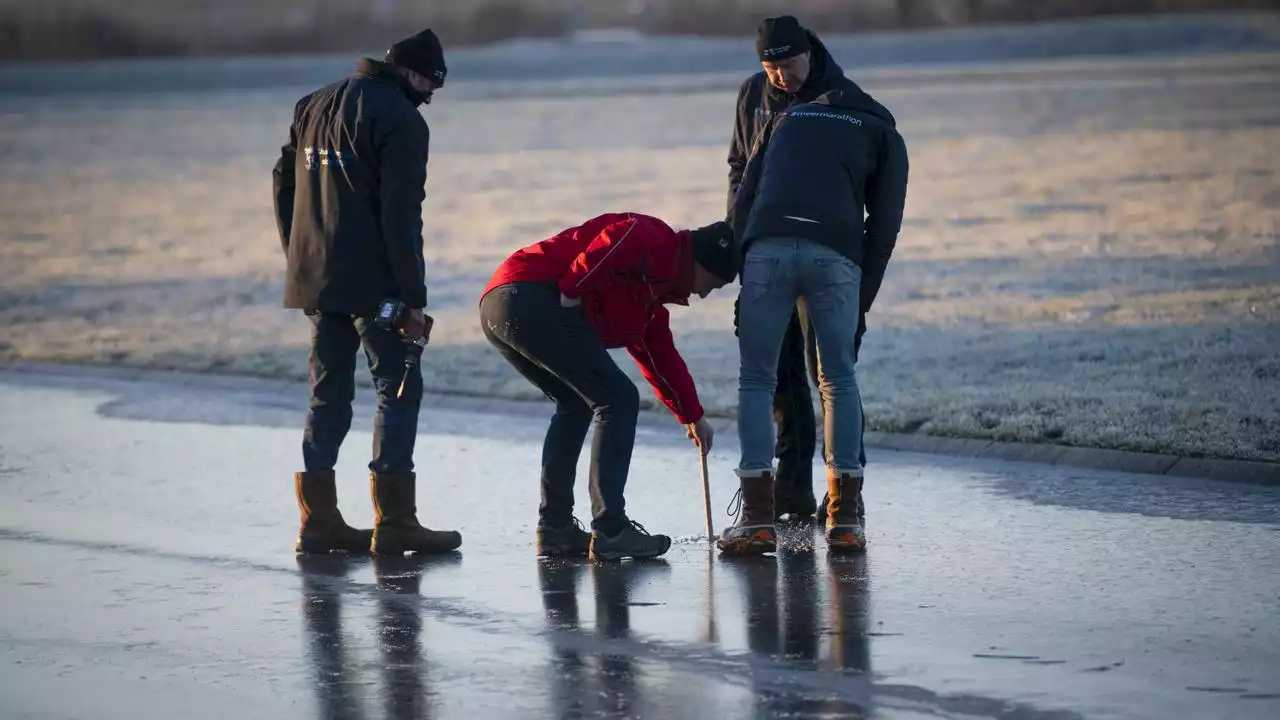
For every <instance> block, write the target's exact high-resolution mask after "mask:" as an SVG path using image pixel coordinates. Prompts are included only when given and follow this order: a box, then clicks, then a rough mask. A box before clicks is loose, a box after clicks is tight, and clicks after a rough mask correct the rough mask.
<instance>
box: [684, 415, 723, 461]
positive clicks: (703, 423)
mask: <svg viewBox="0 0 1280 720" xmlns="http://www.w3.org/2000/svg"><path fill="white" fill-rule="evenodd" d="M684 431H685V434H686V435H687V436H688V437H689V439H690V440H693V444H694V445H696V446H697V447H698V448H699V449H700V450H702V454H703V455H706V454H707V453H709V452H711V444H712V441H713V440H714V439H715V436H716V431H715V430H714V429H712V427H711V423H709V422H707V419H706V418H702V419H701V420H699V421H698V422H695V423H688V424H687V425H685V426H684Z"/></svg>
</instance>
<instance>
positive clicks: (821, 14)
mask: <svg viewBox="0 0 1280 720" xmlns="http://www.w3.org/2000/svg"><path fill="white" fill-rule="evenodd" d="M1278 6H1280V5H1278V3H1277V2H1276V0H448V1H447V2H445V1H443V0H441V1H438V2H421V1H419V0H178V1H176V2H174V1H172V0H41V1H40V2H33V0H0V40H2V41H3V42H0V58H11V59H19V58H20V59H64V58H100V57H117V56H151V55H187V56H193V55H228V54H231V55H235V54H245V53H255V54H256V53H289V52H345V51H351V50H355V49H361V48H368V47H380V46H381V45H383V44H385V43H386V39H387V38H388V37H398V36H399V35H400V34H403V33H402V31H403V30H404V29H405V28H408V27H416V26H427V25H430V26H432V27H434V28H436V29H437V30H438V32H439V33H440V35H441V36H442V37H443V38H444V41H445V43H446V44H448V45H452V46H459V45H469V44H477V43H487V42H493V41H497V40H506V39H512V38H529V37H561V36H564V35H567V34H571V33H574V32H578V31H582V30H590V29H599V28H618V27H626V28H632V29H635V30H638V31H640V32H643V33H645V34H649V35H701V36H712V35H727V36H733V35H750V34H751V32H752V31H753V30H754V29H755V26H756V24H757V23H758V22H759V20H760V18H761V17H764V16H766V15H776V14H782V13H791V14H795V15H799V16H803V17H804V19H805V20H806V22H808V23H810V24H812V25H813V26H815V27H820V28H822V29H823V30H825V31H826V32H827V33H849V32H867V31H882V30H895V29H916V28H932V27H955V26H963V25H970V24H990V23H1009V22H1013V23H1027V22H1043V21H1048V20H1062V19H1072V18H1085V17H1093V16H1107V15H1147V14H1155V13H1170V12H1177V13H1185V12H1196V11H1216V12H1221V11H1226V10H1268V9H1270V10H1274V9H1276V8H1277V7H1278Z"/></svg>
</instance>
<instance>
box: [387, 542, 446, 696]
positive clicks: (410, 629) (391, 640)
mask: <svg viewBox="0 0 1280 720" xmlns="http://www.w3.org/2000/svg"><path fill="white" fill-rule="evenodd" d="M446 557H447V556H446ZM442 561H443V559H442V558H431V557H430V556H425V555H420V554H417V553H414V554H411V555H404V556H395V555H387V556H384V555H375V556H374V558H373V577H374V581H375V582H376V583H377V587H378V591H379V592H378V646H379V649H380V650H381V653H382V663H381V667H382V682H383V689H382V697H383V715H384V716H385V717H387V718H394V719H395V720H402V719H414V720H416V719H418V718H426V717H430V715H431V708H430V706H429V699H428V697H427V689H426V686H425V682H424V680H423V677H422V672H423V665H424V661H423V658H422V642H421V636H422V601H421V599H420V598H419V591H420V590H421V586H422V572H423V570H424V569H425V568H426V567H427V566H428V563H432V562H436V563H438V562H442ZM407 596H412V597H407Z"/></svg>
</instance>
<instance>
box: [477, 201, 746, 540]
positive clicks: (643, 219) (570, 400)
mask: <svg viewBox="0 0 1280 720" xmlns="http://www.w3.org/2000/svg"><path fill="white" fill-rule="evenodd" d="M737 271H738V266H737V251H736V248H735V245H734V242H733V231H732V229H731V228H730V227H729V226H728V224H727V223H724V222H718V223H715V224H712V225H708V226H706V227H702V228H698V229H696V230H685V231H680V232H677V231H675V230H672V229H671V228H670V227H669V226H667V224H666V223H664V222H662V221H661V220H659V219H657V218H654V217H650V216H647V215H640V214H638V213H609V214H605V215H600V216H598V217H595V218H592V219H590V220H588V221H586V222H585V223H583V224H582V225H579V226H577V227H571V228H568V229H566V230H564V231H562V232H561V233H559V234H558V235H556V236H555V237H552V238H549V239H547V240H543V241H542V242H539V243H535V244H533V245H530V246H528V247H526V248H523V249H521V250H518V251H516V252H515V253H514V254H513V255H511V257H509V258H507V260H506V261H505V262H503V263H502V265H501V266H500V267H499V268H498V270H497V271H496V272H495V273H494V274H493V277H492V278H490V280H489V284H488V286H487V287H486V288H485V291H484V294H483V295H482V296H481V299H480V321H481V325H482V327H483V329H484V334H485V337H487V338H488V339H489V342H491V343H492V344H493V346H494V347H495V348H497V349H498V352H500V353H501V354H502V356H503V357H504V358H506V360H507V362H510V363H511V364H512V365H513V366H515V368H516V370H517V371H519V372H520V374H521V375H523V376H524V377H525V378H527V379H528V380H529V381H530V382H532V383H533V384H534V385H536V386H537V387H538V388H539V389H540V390H542V392H543V393H545V394H546V396H547V397H548V398H550V399H551V401H552V402H554V403H555V404H556V412H555V415H553V416H552V418H551V426H550V427H548V428H547V436H546V440H545V442H544V443H543V446H542V502H541V505H540V507H539V509H538V513H539V519H538V531H537V541H538V554H539V555H545V556H567V555H587V554H590V555H591V556H592V557H594V558H598V559H602V560H616V559H621V558H624V557H633V558H647V557H657V556H659V555H661V554H663V553H665V552H666V551H667V549H668V548H670V547H671V538H669V537H667V536H665V535H650V534H649V533H648V532H647V531H646V530H645V529H644V528H643V527H642V526H641V525H640V524H639V523H636V522H633V521H631V520H630V519H628V518H627V515H626V512H625V502H624V499H623V488H624V487H625V486H626V483H627V472H628V470H629V469H630V465H631V450H632V446H633V445H634V443H635V433H636V420H637V416H638V414H639V412H640V396H639V392H638V391H637V389H636V386H635V383H633V382H631V380H630V379H629V378H628V377H627V376H626V375H625V374H624V373H623V372H622V370H621V369H620V368H619V367H618V365H617V363H615V362H614V361H613V358H611V357H610V356H609V353H608V352H607V350H608V349H609V348H626V349H627V351H628V352H630V353H631V356H632V357H633V358H635V360H636V363H637V364H638V365H639V366H640V371H641V373H642V374H643V375H644V377H645V379H646V380H648V381H649V384H650V385H652V386H653V390H654V392H655V393H657V396H658V398H659V399H660V400H661V401H662V403H663V404H664V405H666V406H667V407H668V408H670V409H671V412H672V413H673V414H674V415H675V416H676V418H677V419H679V420H680V422H681V423H683V424H684V425H685V429H686V432H687V433H688V436H689V437H690V438H691V439H693V441H694V443H695V444H697V445H698V447H700V448H701V449H702V451H703V452H704V453H705V452H707V451H709V450H710V449H711V442H712V436H713V434H714V433H713V432H712V430H711V425H710V424H709V423H707V421H706V420H705V419H704V418H703V412H702V405H701V404H700V403H699V402H698V392H697V389H696V388H695V387H694V384H693V378H692V377H690V375H689V369H688V368H687V367H686V366H685V363H684V359H683V358H681V357H680V353H679V352H678V351H677V350H676V347H675V342H674V341H673V339H672V336H671V327H670V322H669V320H670V316H669V315H668V313H667V309H666V307H664V305H668V304H676V305H687V304H688V302H689V298H690V296H691V295H697V296H698V297H702V298H705V297H706V296H707V295H708V294H709V293H710V292H711V291H713V290H715V289H717V288H720V287H724V286H725V285H727V284H728V283H730V282H732V281H733V279H734V277H736V275H737ZM593 417H594V419H595V437H594V439H593V441H592V444H591V485H590V487H591V514H592V521H591V529H592V532H590V533H588V532H586V531H585V530H583V529H582V528H581V526H579V525H578V522H577V520H576V519H575V518H574V517H573V484H574V475H575V470H576V468H577V464H578V456H579V455H580V454H581V452H582V445H583V442H584V441H585V440H586V437H587V430H588V429H589V428H590V426H591V422H592V418H593Z"/></svg>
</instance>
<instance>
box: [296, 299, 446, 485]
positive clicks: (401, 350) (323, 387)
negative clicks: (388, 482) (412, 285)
mask: <svg viewBox="0 0 1280 720" xmlns="http://www.w3.org/2000/svg"><path fill="white" fill-rule="evenodd" d="M311 324H312V331H311V406H310V409H309V410H308V411H307V425H306V430H305V432H304V434H303V439H302V458H303V462H304V463H305V464H306V469H307V470H308V471H311V472H314V471H318V470H332V469H333V466H334V465H336V464H337V462H338V449H339V448H340V447H341V446H342V441H343V439H345V438H346V436H347V431H348V430H350V429H351V403H352V401H354V400H355V394H356V353H357V352H358V351H359V350H360V346H361V345H363V346H364V354H365V357H366V358H367V360H368V362H369V372H370V373H371V374H372V375H373V385H374V389H375V391H376V392H377V407H376V410H375V413H374V416H373V460H372V461H371V462H370V463H369V469H370V470H372V471H374V472H410V471H412V470H413V445H414V441H415V440H416V439H417V434H418V408H419V407H420V406H421V404H422V369H421V367H420V366H417V367H415V368H414V369H413V371H411V372H410V373H409V381H408V382H407V383H406V384H405V389H404V397H403V398H401V399H396V392H397V391H398V390H399V389H400V379H401V378H402V377H403V376H404V359H405V354H406V353H407V352H408V350H407V347H406V345H405V343H404V341H403V340H401V339H400V337H399V336H398V335H396V334H395V333H392V332H390V331H388V330H383V329H381V328H379V327H378V326H377V325H375V324H374V323H373V321H372V320H371V319H367V318H361V317H352V316H350V315H339V314H333V313H317V314H313V315H311Z"/></svg>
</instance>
